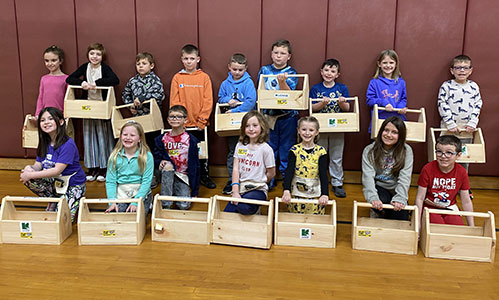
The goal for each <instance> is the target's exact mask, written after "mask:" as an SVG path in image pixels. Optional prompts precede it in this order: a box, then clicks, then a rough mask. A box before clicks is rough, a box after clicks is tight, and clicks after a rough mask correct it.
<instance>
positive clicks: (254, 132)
mask: <svg viewBox="0 0 499 300" xmlns="http://www.w3.org/2000/svg"><path fill="white" fill-rule="evenodd" d="M261 132H262V127H260V123H259V122H258V119H257V118H256V117H255V116H253V117H251V118H249V119H248V122H247V123H246V127H245V129H244V133H245V134H246V135H247V136H248V137H249V139H250V143H255V142H256V141H257V139H258V136H259V135H260V133H261Z"/></svg>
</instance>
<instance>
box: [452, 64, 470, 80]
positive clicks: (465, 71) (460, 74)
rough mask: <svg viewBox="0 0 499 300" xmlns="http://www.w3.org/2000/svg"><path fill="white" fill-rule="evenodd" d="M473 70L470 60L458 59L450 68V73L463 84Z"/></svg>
mask: <svg viewBox="0 0 499 300" xmlns="http://www.w3.org/2000/svg"><path fill="white" fill-rule="evenodd" d="M472 72H473V68H472V67H471V62H470V61H458V62H456V63H454V66H452V68H450V73H451V74H452V75H453V76H454V78H455V81H456V82H457V83H461V84H464V83H466V80H468V77H469V76H470V75H471V73H472Z"/></svg>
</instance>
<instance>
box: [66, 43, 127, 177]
mask: <svg viewBox="0 0 499 300" xmlns="http://www.w3.org/2000/svg"><path fill="white" fill-rule="evenodd" d="M87 57H88V62H87V63H84V64H83V65H81V66H80V67H79V68H78V69H77V70H76V71H74V72H73V73H72V74H71V75H69V77H68V78H67V79H66V82H67V83H69V84H72V85H81V87H82V88H83V89H84V91H83V95H82V97H83V99H85V98H86V99H88V100H103V99H106V95H107V94H106V91H102V90H98V89H96V87H97V86H114V85H118V83H119V82H120V81H119V79H118V77H117V76H116V74H114V72H113V70H112V69H111V68H110V67H109V66H108V65H106V64H105V63H103V62H102V61H103V60H105V59H106V49H104V46H103V45H102V44H100V43H94V44H90V45H89V46H88V48H87ZM113 145H114V138H113V129H112V126H111V121H110V120H98V119H83V146H84V149H85V153H84V158H85V159H84V162H85V167H87V168H88V174H87V181H94V180H95V179H97V181H100V182H104V181H106V178H105V177H104V176H105V175H106V168H107V158H108V157H109V154H110V153H111V150H112V149H113Z"/></svg>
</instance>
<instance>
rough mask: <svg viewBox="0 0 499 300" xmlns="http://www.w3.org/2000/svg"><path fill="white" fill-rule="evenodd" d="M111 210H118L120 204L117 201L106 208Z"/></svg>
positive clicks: (107, 210)
mask: <svg viewBox="0 0 499 300" xmlns="http://www.w3.org/2000/svg"><path fill="white" fill-rule="evenodd" d="M111 211H115V212H118V205H117V204H116V203H113V204H111V205H109V207H108V208H107V209H106V211H105V212H111Z"/></svg>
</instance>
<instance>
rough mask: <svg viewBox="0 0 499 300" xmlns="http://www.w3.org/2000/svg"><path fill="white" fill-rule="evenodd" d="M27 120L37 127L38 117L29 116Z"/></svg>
mask: <svg viewBox="0 0 499 300" xmlns="http://www.w3.org/2000/svg"><path fill="white" fill-rule="evenodd" d="M29 120H30V121H31V122H32V123H33V124H34V125H38V116H31V117H30V118H29Z"/></svg>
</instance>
